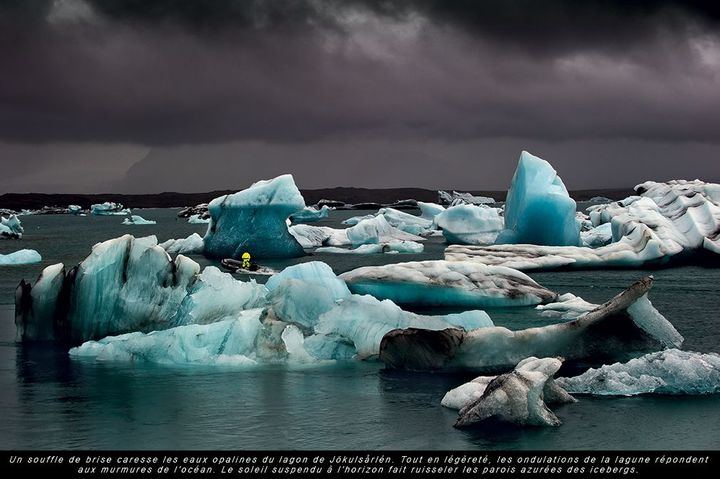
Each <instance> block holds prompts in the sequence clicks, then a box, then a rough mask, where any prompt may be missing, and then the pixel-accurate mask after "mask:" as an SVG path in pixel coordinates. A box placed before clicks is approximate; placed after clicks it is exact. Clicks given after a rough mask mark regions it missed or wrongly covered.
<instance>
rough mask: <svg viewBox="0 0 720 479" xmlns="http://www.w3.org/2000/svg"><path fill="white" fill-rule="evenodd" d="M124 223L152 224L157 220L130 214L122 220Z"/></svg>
mask: <svg viewBox="0 0 720 479" xmlns="http://www.w3.org/2000/svg"><path fill="white" fill-rule="evenodd" d="M122 224H124V225H154V224H157V221H154V220H146V219H145V218H143V217H142V216H138V215H131V216H130V217H129V218H125V219H124V220H123V222H122Z"/></svg>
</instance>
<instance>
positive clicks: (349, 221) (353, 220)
mask: <svg viewBox="0 0 720 479" xmlns="http://www.w3.org/2000/svg"><path fill="white" fill-rule="evenodd" d="M375 216H376V215H362V216H353V217H351V218H348V219H346V220H343V221H342V224H344V225H347V226H355V225H356V224H358V223H360V222H361V221H362V220H371V219H373V218H375Z"/></svg>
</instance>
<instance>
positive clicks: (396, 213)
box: [378, 208, 434, 235]
mask: <svg viewBox="0 0 720 479" xmlns="http://www.w3.org/2000/svg"><path fill="white" fill-rule="evenodd" d="M378 215H382V216H384V217H385V220H386V221H387V222H388V224H390V226H392V227H394V228H397V229H399V230H400V231H404V232H406V233H410V234H413V235H423V234H425V233H427V232H428V231H429V230H432V229H434V227H433V222H432V220H427V219H425V218H421V217H420V216H415V215H411V214H410V213H405V212H404V211H400V210H396V209H394V208H381V209H380V210H379V211H378Z"/></svg>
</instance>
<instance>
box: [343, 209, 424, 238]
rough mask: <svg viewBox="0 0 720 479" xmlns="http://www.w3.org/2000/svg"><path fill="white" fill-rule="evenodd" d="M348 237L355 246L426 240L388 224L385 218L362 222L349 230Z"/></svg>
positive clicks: (377, 217)
mask: <svg viewBox="0 0 720 479" xmlns="http://www.w3.org/2000/svg"><path fill="white" fill-rule="evenodd" d="M347 237H348V239H349V240H350V243H351V244H352V245H353V246H360V245H363V244H379V243H389V242H390V241H424V240H425V238H422V237H420V236H417V235H414V234H410V233H406V232H404V231H402V230H399V229H397V228H395V227H394V226H392V225H391V224H390V223H388V222H387V220H386V219H385V216H383V215H378V216H376V217H374V218H372V219H366V220H362V221H360V222H359V223H358V224H356V225H355V226H353V227H351V228H348V229H347Z"/></svg>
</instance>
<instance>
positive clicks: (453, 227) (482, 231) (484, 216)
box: [435, 205, 505, 245]
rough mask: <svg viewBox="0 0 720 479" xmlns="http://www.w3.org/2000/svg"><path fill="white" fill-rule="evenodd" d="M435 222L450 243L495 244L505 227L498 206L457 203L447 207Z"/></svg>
mask: <svg viewBox="0 0 720 479" xmlns="http://www.w3.org/2000/svg"><path fill="white" fill-rule="evenodd" d="M435 223H436V224H437V226H438V227H439V228H441V229H442V232H443V236H444V237H445V240H446V241H447V242H448V243H450V244H476V245H477V244H481V245H482V244H485V245H486V244H493V243H494V242H495V240H496V238H497V236H498V234H500V232H501V231H502V229H503V227H504V224H505V223H504V221H503V219H502V217H501V216H500V210H499V209H498V208H489V207H487V206H475V205H457V206H451V207H450V208H448V209H446V210H445V211H443V212H442V213H440V214H439V215H437V217H435Z"/></svg>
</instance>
